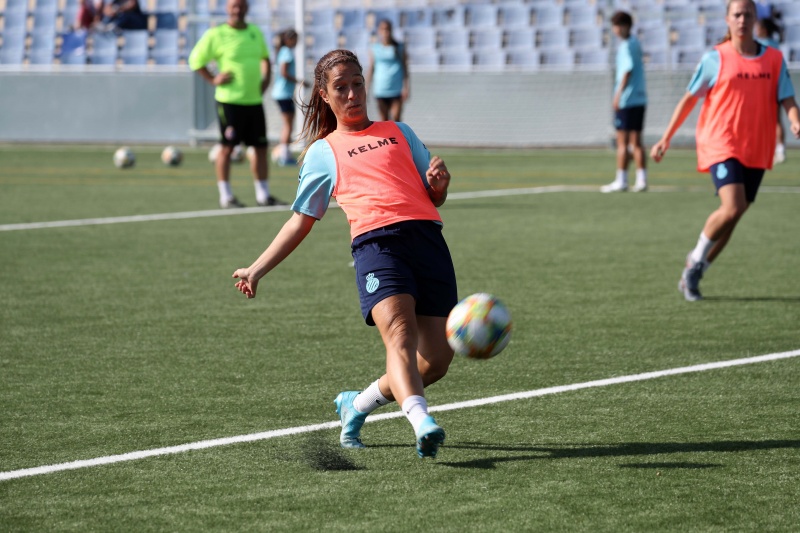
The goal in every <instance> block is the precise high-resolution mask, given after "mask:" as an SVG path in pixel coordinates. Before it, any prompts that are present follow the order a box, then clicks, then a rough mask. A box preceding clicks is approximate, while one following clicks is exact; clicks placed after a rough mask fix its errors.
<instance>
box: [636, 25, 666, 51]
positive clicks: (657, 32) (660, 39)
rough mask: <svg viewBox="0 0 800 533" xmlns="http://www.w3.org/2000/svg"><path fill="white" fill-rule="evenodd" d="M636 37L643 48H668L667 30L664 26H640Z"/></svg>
mask: <svg viewBox="0 0 800 533" xmlns="http://www.w3.org/2000/svg"><path fill="white" fill-rule="evenodd" d="M638 37H639V42H640V43H641V44H642V49H643V50H666V49H667V48H669V41H670V38H669V30H668V29H667V27H666V26H663V25H662V26H653V27H648V28H647V29H643V28H640V29H639V32H638Z"/></svg>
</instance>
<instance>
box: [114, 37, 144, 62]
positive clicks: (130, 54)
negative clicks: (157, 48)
mask: <svg viewBox="0 0 800 533" xmlns="http://www.w3.org/2000/svg"><path fill="white" fill-rule="evenodd" d="M122 38H123V43H122V49H121V50H120V53H119V57H120V59H122V62H123V63H125V64H126V65H146V64H147V54H148V47H149V45H148V40H149V38H150V34H149V33H148V31H147V30H124V31H123V32H122Z"/></svg>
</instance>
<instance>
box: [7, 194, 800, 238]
mask: <svg viewBox="0 0 800 533" xmlns="http://www.w3.org/2000/svg"><path fill="white" fill-rule="evenodd" d="M598 190H599V188H598V187H590V186H588V185H553V186H550V187H529V188H525V189H500V190H495V191H475V192H457V193H451V194H449V195H448V196H447V199H448V200H471V199H474V198H494V197H500V196H519V195H524V194H545V193H553V192H596V191H598ZM678 190H687V189H683V188H677V187H657V186H656V187H651V188H650V191H651V192H674V191H678ZM699 190H705V189H699ZM759 190H760V191H761V192H781V193H787V192H794V193H800V187H761V189H759ZM330 207H331V208H337V207H339V206H338V205H337V204H336V202H331V205H330ZM290 209H291V208H290V207H289V206H274V207H246V208H243V209H210V210H208V211H185V212H182V213H155V214H152V215H132V216H124V217H107V218H84V219H78V220H53V221H50V222H24V223H19V224H0V231H21V230H32V229H48V228H69V227H75V226H101V225H105V224H125V223H129V222H154V221H158V220H185V219H190V218H208V217H227V216H234V215H250V214H253V213H265V212H267V213H268V212H271V211H289V210H290Z"/></svg>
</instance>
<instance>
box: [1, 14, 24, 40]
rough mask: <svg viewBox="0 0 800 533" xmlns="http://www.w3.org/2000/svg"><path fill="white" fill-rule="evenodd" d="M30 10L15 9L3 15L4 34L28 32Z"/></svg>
mask: <svg viewBox="0 0 800 533" xmlns="http://www.w3.org/2000/svg"><path fill="white" fill-rule="evenodd" d="M27 26H28V10H27V9H18V8H15V9H13V10H11V11H6V12H5V13H4V14H3V34H6V33H11V32H15V31H20V30H21V31H27Z"/></svg>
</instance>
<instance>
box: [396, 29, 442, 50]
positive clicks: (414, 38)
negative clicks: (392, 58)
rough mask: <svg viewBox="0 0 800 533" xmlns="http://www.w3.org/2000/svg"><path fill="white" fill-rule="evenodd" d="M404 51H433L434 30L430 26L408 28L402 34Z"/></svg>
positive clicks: (434, 45) (434, 44) (434, 41)
mask: <svg viewBox="0 0 800 533" xmlns="http://www.w3.org/2000/svg"><path fill="white" fill-rule="evenodd" d="M403 35H404V38H403V41H405V45H406V50H408V51H409V52H410V51H411V50H434V49H435V48H436V29H435V28H433V27H432V26H419V27H414V28H408V29H406V30H405V31H404V32H403Z"/></svg>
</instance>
